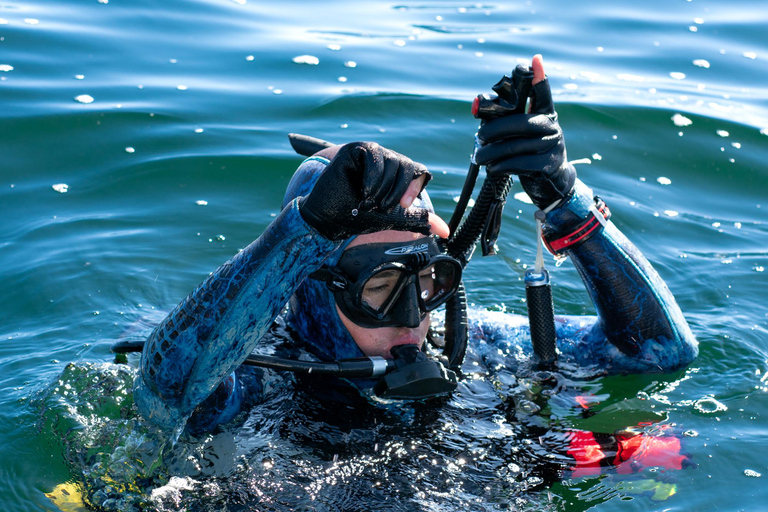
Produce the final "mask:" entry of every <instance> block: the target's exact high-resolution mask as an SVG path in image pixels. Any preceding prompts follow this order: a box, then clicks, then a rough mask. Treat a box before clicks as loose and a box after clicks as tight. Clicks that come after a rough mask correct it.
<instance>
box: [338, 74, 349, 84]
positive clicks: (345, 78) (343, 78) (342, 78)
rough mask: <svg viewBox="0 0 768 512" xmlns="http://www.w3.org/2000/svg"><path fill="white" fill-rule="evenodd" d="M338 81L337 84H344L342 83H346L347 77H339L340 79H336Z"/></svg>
mask: <svg viewBox="0 0 768 512" xmlns="http://www.w3.org/2000/svg"><path fill="white" fill-rule="evenodd" d="M338 81H339V82H341V83H344V82H346V81H347V77H345V76H340V77H339V78H338Z"/></svg>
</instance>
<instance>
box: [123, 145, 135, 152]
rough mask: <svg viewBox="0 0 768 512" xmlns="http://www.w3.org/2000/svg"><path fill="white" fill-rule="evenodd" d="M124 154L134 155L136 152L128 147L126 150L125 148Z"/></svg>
mask: <svg viewBox="0 0 768 512" xmlns="http://www.w3.org/2000/svg"><path fill="white" fill-rule="evenodd" d="M125 152H126V153H135V152H136V150H135V149H133V148H132V147H131V146H128V147H127V148H125Z"/></svg>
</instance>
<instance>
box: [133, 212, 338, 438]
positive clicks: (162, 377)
mask: <svg viewBox="0 0 768 512" xmlns="http://www.w3.org/2000/svg"><path fill="white" fill-rule="evenodd" d="M337 245H338V244H336V243H334V242H330V241H328V240H327V239H325V238H323V237H322V236H320V235H319V234H318V233H317V232H316V231H315V230H314V229H312V228H311V227H310V226H309V225H307V224H306V222H304V220H303V219H302V217H301V215H300V213H299V209H298V201H297V200H294V201H292V202H291V203H290V204H289V205H287V206H286V207H285V209H284V210H283V211H282V212H281V213H280V215H279V216H278V217H277V218H276V219H275V220H274V221H273V222H272V223H271V224H270V225H269V226H268V227H267V229H266V231H265V232H264V233H263V234H262V235H261V236H260V237H259V238H258V239H257V240H256V241H254V242H253V243H251V244H250V245H249V246H248V247H246V248H245V249H243V250H242V251H241V252H239V253H238V254H237V255H236V256H234V257H233V258H232V259H231V260H229V261H228V262H226V263H225V264H224V265H222V266H221V267H219V268H218V269H217V270H216V271H215V272H213V273H212V274H211V275H210V276H209V277H208V278H207V279H206V280H205V281H204V282H203V283H202V284H201V285H200V286H199V287H198V288H197V289H196V290H194V291H193V292H192V293H191V294H190V295H189V296H188V297H187V298H186V299H185V300H184V301H182V302H181V303H180V304H179V305H178V306H177V307H176V308H175V309H174V310H173V311H172V312H171V313H170V314H169V315H168V316H167V317H166V319H165V320H164V321H163V322H162V323H161V324H160V325H159V326H158V327H157V328H156V329H155V330H154V331H153V332H152V334H151V335H150V336H149V338H148V340H147V342H146V344H145V347H144V350H143V352H142V357H141V363H140V368H139V378H138V379H137V381H136V384H135V387H134V396H135V400H136V404H137V406H138V408H139V411H140V412H141V414H142V415H143V416H144V417H145V418H146V419H148V420H150V421H152V422H153V423H155V424H157V425H159V426H161V427H163V428H165V429H169V430H170V429H174V428H178V427H179V426H180V425H182V424H183V422H184V421H185V420H186V419H187V418H188V417H189V416H190V415H191V414H192V412H193V411H194V409H195V408H196V407H197V406H198V405H199V404H201V403H202V402H203V401H205V400H208V401H210V402H211V403H212V404H213V405H215V407H216V409H217V411H218V413H217V414H218V415H219V417H218V420H219V421H216V419H215V418H211V417H210V414H208V416H209V417H208V418H207V420H206V423H207V424H208V425H214V424H216V423H221V422H222V421H226V420H227V419H229V418H231V417H232V416H234V415H235V414H236V413H237V412H239V410H238V405H239V403H240V402H239V400H238V397H240V396H241V394H242V393H241V386H240V385H239V384H238V382H237V381H236V379H237V375H235V374H234V373H233V371H234V370H235V369H236V368H237V367H238V366H239V365H240V364H242V362H243V361H244V360H245V358H246V357H247V356H248V355H249V354H250V353H251V352H252V351H253V349H254V348H255V346H256V345H257V344H258V342H259V340H260V339H261V338H262V336H263V335H264V334H265V333H266V332H267V330H268V329H269V328H270V326H271V324H272V322H273V320H274V319H275V318H276V317H277V315H278V314H279V313H280V311H281V309H282V308H283V307H284V306H285V304H286V303H287V302H288V299H289V298H290V296H291V295H292V294H293V292H294V291H295V290H296V288H297V287H298V286H299V285H300V284H301V282H302V281H303V280H304V279H305V278H306V277H307V276H308V275H309V274H310V273H311V272H313V271H314V270H316V269H317V268H319V266H320V264H321V263H322V261H323V260H324V259H325V257H326V256H327V255H328V254H329V253H330V252H331V251H332V250H333V249H335V248H336V246H337ZM214 391H215V393H214ZM206 403H208V402H206Z"/></svg>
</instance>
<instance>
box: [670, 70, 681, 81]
mask: <svg viewBox="0 0 768 512" xmlns="http://www.w3.org/2000/svg"><path fill="white" fill-rule="evenodd" d="M669 76H671V77H672V78H674V79H675V80H685V73H680V72H679V71H673V72H672V73H670V74H669Z"/></svg>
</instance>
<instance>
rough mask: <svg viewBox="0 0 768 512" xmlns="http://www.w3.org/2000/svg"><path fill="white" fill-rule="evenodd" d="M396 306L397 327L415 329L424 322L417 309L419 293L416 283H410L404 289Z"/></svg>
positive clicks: (419, 309) (419, 310)
mask: <svg viewBox="0 0 768 512" xmlns="http://www.w3.org/2000/svg"><path fill="white" fill-rule="evenodd" d="M398 302H399V304H397V312H398V314H397V318H395V320H396V321H397V327H410V328H411V329H415V328H416V327H418V326H419V325H420V324H421V321H422V320H424V315H422V313H421V308H419V292H418V290H417V289H416V283H414V282H412V283H410V284H409V285H408V286H406V287H405V290H403V292H402V294H401V295H400V299H399V301H398Z"/></svg>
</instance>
